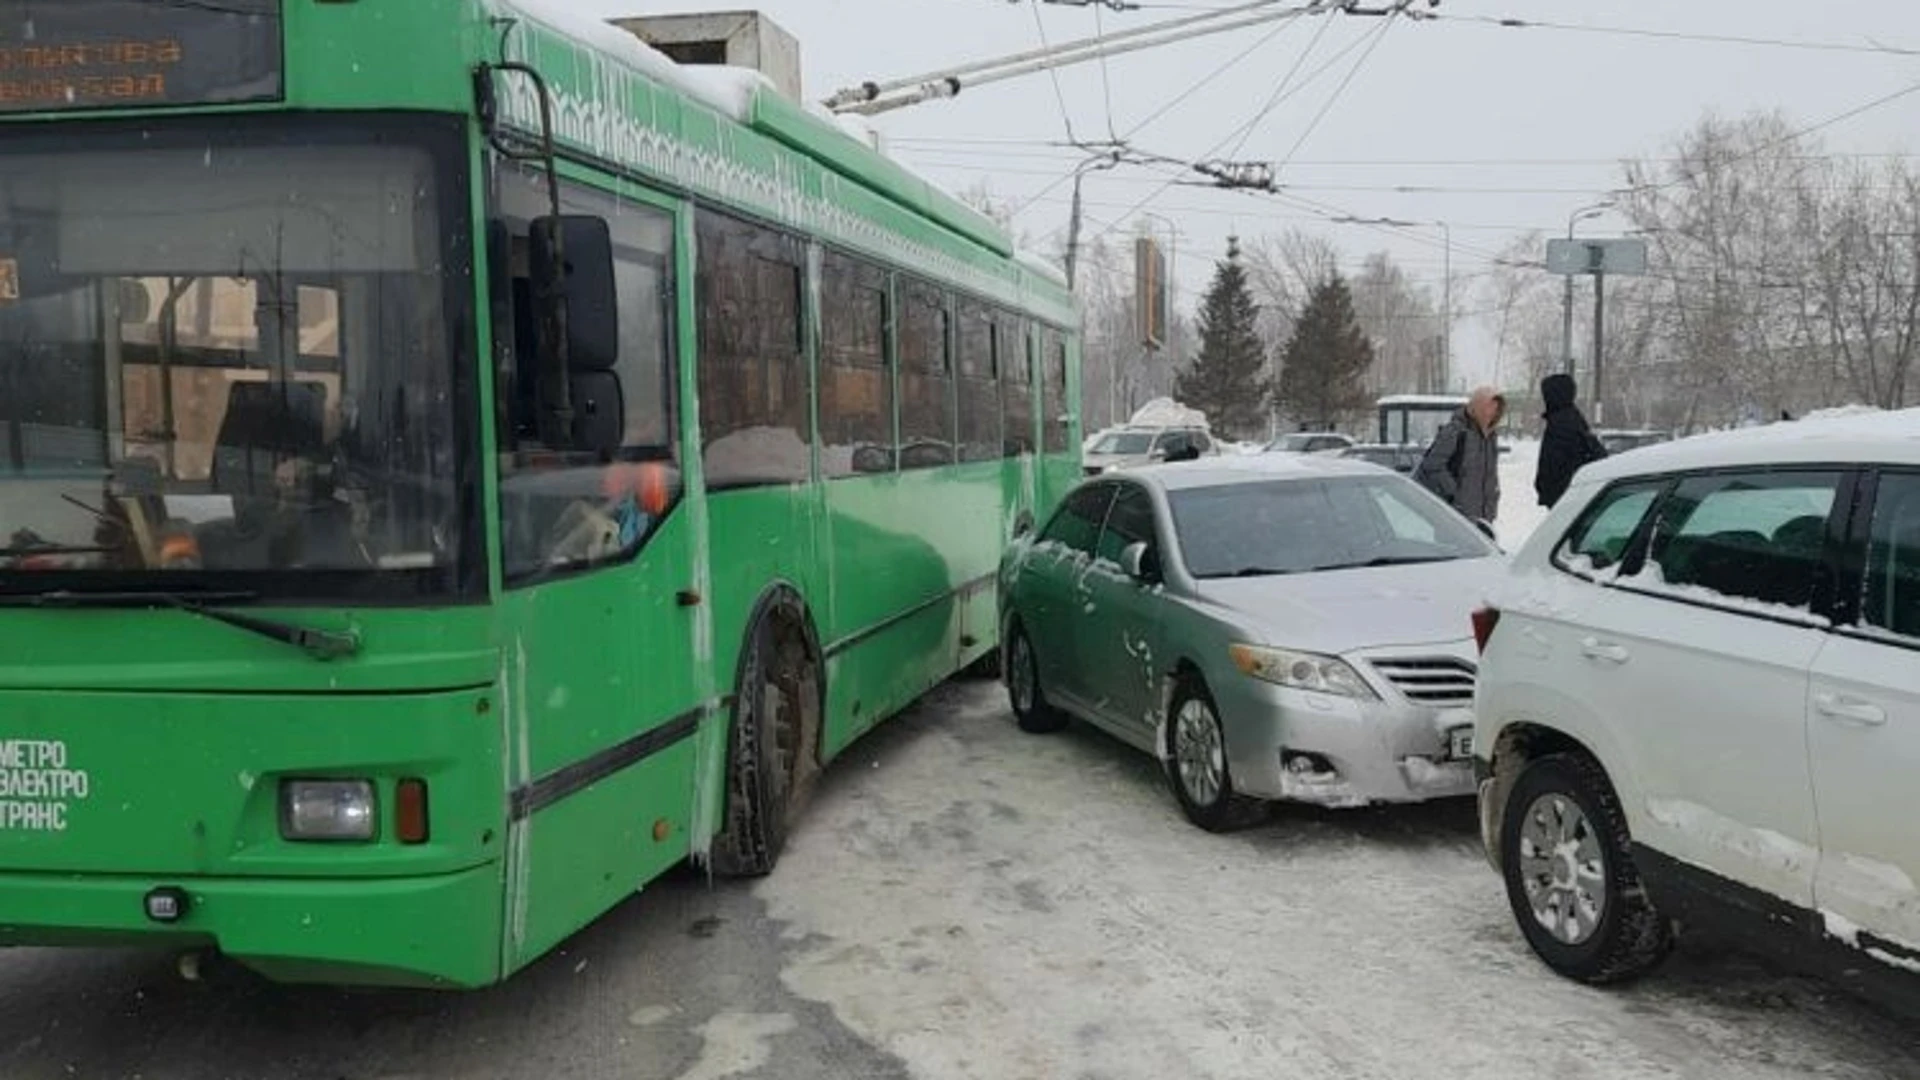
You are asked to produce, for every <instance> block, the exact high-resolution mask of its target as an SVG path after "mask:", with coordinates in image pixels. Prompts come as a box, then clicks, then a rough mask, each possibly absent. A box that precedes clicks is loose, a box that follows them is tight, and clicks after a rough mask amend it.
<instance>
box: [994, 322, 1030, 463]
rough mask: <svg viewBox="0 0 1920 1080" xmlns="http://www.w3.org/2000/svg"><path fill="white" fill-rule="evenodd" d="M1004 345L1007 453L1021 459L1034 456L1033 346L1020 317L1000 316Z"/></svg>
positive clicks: (1002, 372) (1002, 371) (1002, 369)
mask: <svg viewBox="0 0 1920 1080" xmlns="http://www.w3.org/2000/svg"><path fill="white" fill-rule="evenodd" d="M994 321H995V322H996V323H998V325H999V341H1000V356H1001V362H1000V395H1001V401H1002V402H1003V403H1004V406H1005V413H1006V425H1005V441H1004V444H1003V445H1004V451H1003V453H1004V454H1005V456H1007V457H1019V456H1021V455H1022V454H1031V453H1033V342H1032V340H1031V334H1030V333H1029V332H1028V328H1027V323H1026V321H1025V320H1024V319H1021V318H1020V317H1019V316H1018V315H1013V314H1010V313H1008V312H1004V311H1002V312H998V313H997V314H996V317H995V320H994Z"/></svg>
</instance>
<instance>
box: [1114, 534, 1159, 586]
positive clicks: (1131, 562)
mask: <svg viewBox="0 0 1920 1080" xmlns="http://www.w3.org/2000/svg"><path fill="white" fill-rule="evenodd" d="M1120 569H1121V570H1122V571H1124V572H1125V573H1126V575H1127V576H1128V577H1130V578H1132V579H1133V580H1135V581H1138V582H1140V583H1141V584H1143V585H1150V584H1152V583H1154V582H1156V581H1159V580H1160V559H1159V557H1158V556H1156V555H1154V553H1153V549H1152V548H1151V547H1149V546H1147V545H1146V544H1142V543H1133V544H1128V545H1127V546H1126V547H1124V548H1122V549H1121V550H1120Z"/></svg>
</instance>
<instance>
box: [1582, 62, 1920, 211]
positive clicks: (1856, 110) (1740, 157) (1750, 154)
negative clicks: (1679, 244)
mask: <svg viewBox="0 0 1920 1080" xmlns="http://www.w3.org/2000/svg"><path fill="white" fill-rule="evenodd" d="M1916 92H1920V82H1916V83H1913V84H1911V85H1909V86H1906V87H1904V88H1902V89H1899V90H1895V91H1894V92H1893V93H1891V94H1885V95H1882V96H1880V97H1877V98H1874V99H1873V100H1872V101H1869V102H1867V103H1866V104H1864V105H1856V106H1854V107H1853V108H1851V109H1848V110H1846V111H1845V112H1842V113H1838V114H1836V115H1834V116H1829V117H1827V118H1826V119H1825V120H1821V121H1819V122H1817V123H1813V124H1809V125H1807V126H1806V127H1803V128H1800V129H1799V130H1797V131H1790V132H1788V133H1787V134H1785V135H1782V136H1780V137H1779V138H1777V139H1770V140H1768V141H1767V142H1763V143H1761V144H1760V145H1759V146H1755V147H1752V148H1751V149H1749V150H1747V151H1746V152H1744V153H1741V154H1736V155H1734V156H1733V157H1732V158H1729V159H1728V160H1727V161H1726V162H1724V164H1728V165H1732V164H1737V163H1739V162H1742V161H1751V160H1753V159H1754V158H1756V157H1759V156H1760V155H1761V154H1764V153H1766V152H1767V151H1768V150H1771V149H1773V148H1774V147H1776V146H1785V145H1787V144H1788V143H1793V142H1798V141H1800V140H1801V139H1804V138H1806V137H1807V136H1808V135H1811V134H1813V133H1814V132H1816V131H1824V130H1826V129H1827V128H1830V127H1833V126H1834V125H1835V124H1840V123H1844V122H1846V121H1848V120H1851V119H1853V118H1854V117H1856V116H1859V115H1860V114H1861V113H1865V112H1870V111H1872V110H1874V109H1877V108H1879V107H1881V106H1882V105H1887V104H1890V103H1892V102H1895V101H1898V100H1900V99H1901V98H1903V97H1906V96H1907V95H1908V94H1912V93H1916ZM1688 160H1690V159H1686V158H1682V159H1681V161H1682V162H1685V161H1688ZM1687 182H1688V180H1687V179H1686V178H1685V177H1682V178H1679V179H1674V180H1666V181H1662V182H1660V183H1654V184H1637V185H1632V186H1629V187H1626V188H1621V189H1617V190H1615V191H1610V192H1603V194H1609V195H1614V194H1621V195H1626V194H1640V193H1643V192H1649V191H1661V190H1664V189H1666V188H1670V187H1679V186H1681V185H1683V184H1686V183H1687ZM1588 194H1591V192H1588Z"/></svg>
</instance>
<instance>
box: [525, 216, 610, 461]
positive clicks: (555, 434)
mask: <svg viewBox="0 0 1920 1080" xmlns="http://www.w3.org/2000/svg"><path fill="white" fill-rule="evenodd" d="M528 239H529V251H528V254H529V256H530V259H529V263H530V265H529V266H528V268H527V270H528V276H529V278H530V280H531V284H532V286H533V289H532V291H533V299H534V304H535V306H536V309H537V311H538V314H539V322H540V379H539V385H540V411H541V413H542V420H543V421H544V423H543V424H542V428H543V431H545V432H547V435H546V438H547V441H548V442H549V443H550V444H554V445H560V444H564V445H566V446H568V447H569V448H571V449H579V450H604V449H605V448H606V446H607V441H608V438H609V434H608V431H609V426H610V425H611V426H612V427H614V428H617V427H618V426H619V424H620V420H619V419H618V414H619V404H618V403H619V399H620V392H619V390H620V388H619V379H618V378H617V376H615V375H614V373H613V369H614V366H615V365H616V364H618V363H619V360H620V314H619V308H618V300H617V298H616V293H615V290H614V278H613V234H612V232H611V231H610V230H609V229H608V227H607V223H606V221H604V220H603V219H601V218H597V217H588V216H584V215H572V214H570V215H564V216H561V217H542V218H537V219H535V220H534V222H533V225H532V228H531V230H530V235H529V238H528ZM576 391H578V394H577V395H576ZM576 396H578V397H580V398H581V400H578V401H576V400H574V398H575V397H576ZM563 416H565V417H566V418H567V419H568V421H569V422H568V423H566V424H565V425H561V424H560V423H559V421H560V420H561V418H562V417H563ZM562 426H564V428H565V430H564V431H562V430H557V429H559V428H561V427H562ZM611 437H612V438H613V440H614V444H613V445H614V447H615V448H617V447H618V434H617V432H616V433H615V434H614V435H612V436H611Z"/></svg>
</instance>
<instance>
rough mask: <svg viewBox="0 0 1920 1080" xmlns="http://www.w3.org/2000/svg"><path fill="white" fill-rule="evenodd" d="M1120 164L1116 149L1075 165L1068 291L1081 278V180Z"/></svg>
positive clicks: (1118, 152) (1070, 213) (1070, 220)
mask: <svg viewBox="0 0 1920 1080" xmlns="http://www.w3.org/2000/svg"><path fill="white" fill-rule="evenodd" d="M1119 164H1120V151H1119V150H1117V149H1116V150H1109V151H1107V152H1106V153H1104V154H1101V155H1100V156H1099V157H1094V158H1088V159H1087V160H1085V161H1083V162H1081V163H1080V164H1079V165H1077V166H1075V167H1074V170H1073V209H1072V210H1071V211H1070V212H1069V214H1068V217H1067V256H1066V260H1065V261H1066V264H1067V291H1068V292H1073V291H1074V285H1075V283H1076V282H1077V281H1078V280H1079V276H1078V268H1079V265H1080V228H1081V222H1082V220H1083V219H1084V217H1085V215H1084V213H1083V212H1082V208H1081V203H1080V184H1081V181H1083V180H1085V179H1086V176H1087V173H1088V172H1089V171H1105V170H1107V169H1111V168H1114V167H1115V166H1117V165H1119Z"/></svg>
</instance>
